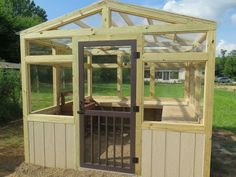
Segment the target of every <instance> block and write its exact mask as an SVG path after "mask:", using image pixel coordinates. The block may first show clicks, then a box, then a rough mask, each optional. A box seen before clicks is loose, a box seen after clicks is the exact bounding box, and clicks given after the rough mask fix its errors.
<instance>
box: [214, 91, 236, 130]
mask: <svg viewBox="0 0 236 177" xmlns="http://www.w3.org/2000/svg"><path fill="white" fill-rule="evenodd" d="M213 127H214V128H223V129H227V130H230V131H232V132H233V133H235V134H236V92H231V91H225V90H220V89H215V97H214V120H213Z"/></svg>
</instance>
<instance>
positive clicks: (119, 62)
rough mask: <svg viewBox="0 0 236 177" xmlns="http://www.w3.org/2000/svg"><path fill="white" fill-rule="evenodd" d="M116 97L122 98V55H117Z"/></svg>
mask: <svg viewBox="0 0 236 177" xmlns="http://www.w3.org/2000/svg"><path fill="white" fill-rule="evenodd" d="M117 65H118V67H117V95H118V97H122V82H123V56H122V54H120V53H119V54H118V55H117Z"/></svg>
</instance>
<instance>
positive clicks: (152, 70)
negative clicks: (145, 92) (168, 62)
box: [150, 63, 156, 98]
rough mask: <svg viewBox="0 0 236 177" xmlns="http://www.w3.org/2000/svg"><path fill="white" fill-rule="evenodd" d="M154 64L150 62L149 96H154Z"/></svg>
mask: <svg viewBox="0 0 236 177" xmlns="http://www.w3.org/2000/svg"><path fill="white" fill-rule="evenodd" d="M155 69H156V68H155V64H154V63H150V96H151V97H153V98H154V97H155Z"/></svg>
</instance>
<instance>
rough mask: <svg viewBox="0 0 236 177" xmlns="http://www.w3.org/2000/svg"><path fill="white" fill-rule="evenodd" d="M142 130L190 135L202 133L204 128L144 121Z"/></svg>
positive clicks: (192, 125)
mask: <svg viewBox="0 0 236 177" xmlns="http://www.w3.org/2000/svg"><path fill="white" fill-rule="evenodd" d="M142 128H143V129H150V130H169V131H177V132H192V133H196V132H199V133H203V132H204V130H205V128H204V126H203V125H199V124H190V123H181V124H176V123H173V122H172V123H171V122H157V121H145V122H143V123H142Z"/></svg>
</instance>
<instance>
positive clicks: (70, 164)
mask: <svg viewBox="0 0 236 177" xmlns="http://www.w3.org/2000/svg"><path fill="white" fill-rule="evenodd" d="M74 133H75V130H74V125H72V124H66V168H70V169H75V158H74V157H75V134H74Z"/></svg>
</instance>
